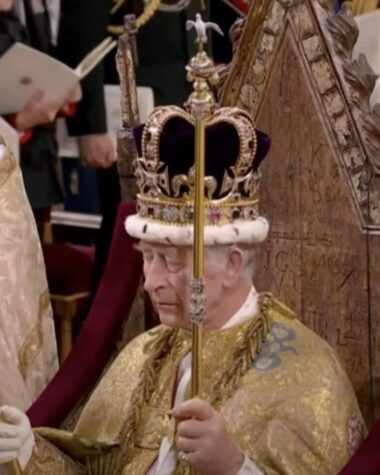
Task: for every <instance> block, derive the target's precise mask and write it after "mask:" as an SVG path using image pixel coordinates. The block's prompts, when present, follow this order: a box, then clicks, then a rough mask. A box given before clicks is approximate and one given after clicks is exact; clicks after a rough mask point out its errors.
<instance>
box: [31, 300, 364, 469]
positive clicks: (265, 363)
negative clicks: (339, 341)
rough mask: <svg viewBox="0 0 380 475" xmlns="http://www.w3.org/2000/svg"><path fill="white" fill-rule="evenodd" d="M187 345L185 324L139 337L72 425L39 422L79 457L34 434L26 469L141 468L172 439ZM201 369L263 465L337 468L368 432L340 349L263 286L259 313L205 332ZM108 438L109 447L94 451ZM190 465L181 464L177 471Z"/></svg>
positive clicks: (234, 431) (219, 405)
mask: <svg viewBox="0 0 380 475" xmlns="http://www.w3.org/2000/svg"><path fill="white" fill-rule="evenodd" d="M190 347H191V338H190V334H189V333H188V332H187V331H185V330H180V329H169V328H167V327H164V326H160V327H157V328H156V329H154V330H152V331H150V332H148V333H145V334H143V335H141V336H140V337H138V338H137V339H135V340H134V341H133V342H132V343H130V344H129V345H128V346H127V347H126V348H125V349H124V350H123V351H122V352H121V354H120V355H119V357H118V359H117V360H116V361H115V363H114V364H113V366H112V367H111V368H110V370H109V372H108V373H107V374H106V376H105V377H104V379H103V380H102V381H101V383H100V384H99V386H98V388H97V389H96V390H95V392H94V394H93V396H92V397H91V398H90V400H89V402H88V404H87V405H86V406H85V408H84V410H83V412H82V414H81V416H80V418H79V421H78V423H77V426H76V428H75V431H74V435H70V434H63V435H61V434H59V433H58V434H57V433H56V432H55V431H49V430H44V431H42V433H43V434H44V436H45V437H47V438H49V439H50V440H54V441H55V443H57V444H58V445H60V446H61V448H62V447H64V448H65V450H66V451H68V452H71V454H72V455H73V454H75V455H76V457H74V458H71V457H68V456H67V455H63V453H62V452H61V451H60V450H58V449H57V448H56V447H55V446H53V445H52V444H51V443H50V442H47V441H46V439H45V438H41V437H39V436H38V443H37V445H38V447H37V450H36V452H35V454H34V456H33V458H32V460H31V461H30V463H29V465H28V467H27V471H26V473H27V475H37V474H38V475H44V474H51V473H54V474H56V475H60V474H65V475H82V474H91V475H111V474H112V475H118V474H122V475H144V474H145V473H146V471H147V470H148V469H149V467H150V466H151V464H152V463H153V461H154V460H155V459H156V457H157V456H158V452H159V448H160V444H161V441H162V439H163V437H168V438H169V440H171V441H173V440H174V434H175V426H174V422H173V421H172V420H171V419H170V417H169V415H168V411H169V409H170V408H171V405H172V398H173V391H174V390H175V384H176V371H177V369H178V365H179V363H180V362H181V360H182V358H183V357H184V355H185V354H186V353H187V352H188V351H189V350H190ZM204 373H205V374H204V378H203V380H204V394H205V398H207V399H208V400H209V401H210V402H211V403H212V404H213V406H214V407H215V408H216V409H217V410H219V411H220V412H221V413H222V414H223V416H224V418H225V421H226V424H227V427H228V430H229V432H230V434H231V435H232V437H233V438H234V439H235V440H236V442H237V443H238V444H239V446H240V448H241V450H242V451H243V452H244V453H245V454H246V455H248V457H250V458H251V459H252V460H253V461H254V462H255V463H256V464H257V466H258V467H259V468H260V469H261V470H262V472H263V473H265V474H266V475H274V474H287V475H329V474H331V475H335V474H336V473H337V472H338V471H339V469H340V468H341V467H342V466H343V465H344V463H345V462H346V461H347V460H348V458H349V457H350V455H351V454H352V453H353V451H354V450H355V449H356V447H357V446H358V444H359V443H360V441H361V439H362V436H363V435H364V425H363V421H362V417H361V414H360V410H359V408H358V405H357V401H356V398H355V395H354V392H353V389H352V386H351V384H350V382H349V380H348V377H347V375H346V373H345V371H344V370H343V368H342V366H341V364H340V362H339V360H338V358H337V356H336V355H335V353H334V351H333V350H332V349H331V348H330V347H329V346H328V344H327V343H325V342H324V341H323V340H321V339H320V338H319V337H318V336H317V335H316V334H314V333H313V332H312V331H310V330H309V329H307V328H306V327H305V326H304V325H302V324H301V323H300V322H299V321H298V320H296V319H295V318H294V316H293V314H292V313H291V312H290V310H288V309H287V308H286V307H284V306H283V305H282V304H281V303H279V302H278V301H276V300H275V299H274V298H273V297H272V296H271V295H269V294H263V295H261V296H260V313H259V315H257V316H254V317H252V318H251V319H249V320H248V321H245V322H244V323H242V324H239V325H237V326H235V327H232V328H230V329H226V330H218V331H208V332H205V339H204ZM107 446H108V447H113V448H112V449H110V452H109V453H108V454H104V455H89V454H90V453H91V451H92V452H95V451H96V450H99V452H100V451H101V450H103V449H104V448H105V447H107ZM86 454H87V455H86ZM78 455H81V456H82V457H78ZM187 473H189V471H188V466H186V465H183V464H182V463H180V464H178V466H177V469H176V471H175V474H176V475H179V474H187Z"/></svg>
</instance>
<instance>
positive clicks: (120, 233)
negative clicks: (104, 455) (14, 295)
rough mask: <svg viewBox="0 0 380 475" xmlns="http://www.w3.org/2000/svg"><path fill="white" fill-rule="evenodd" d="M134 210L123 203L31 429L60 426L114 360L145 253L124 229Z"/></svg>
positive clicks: (32, 417) (33, 414) (33, 412)
mask: <svg viewBox="0 0 380 475" xmlns="http://www.w3.org/2000/svg"><path fill="white" fill-rule="evenodd" d="M135 212H136V208H135V204H134V203H125V202H122V203H121V204H120V206H119V209H118V215H117V220H116V226H115V230H114V235H113V239H112V244H111V249H110V253H109V257H108V261H107V265H106V268H105V272H104V275H103V277H102V280H101V283H100V286H99V289H98V292H97V294H96V297H95V299H94V302H93V304H92V306H91V309H90V312H89V315H88V317H87V319H86V322H85V324H84V325H83V328H82V330H81V331H80V333H79V335H78V338H77V340H76V342H75V345H74V348H73V350H72V352H71V353H70V355H69V356H68V358H67V359H66V360H65V362H64V363H63V365H62V367H61V368H60V369H59V371H58V373H57V374H56V376H55V377H54V378H53V380H52V381H51V383H50V384H49V385H48V387H47V388H46V389H45V390H44V391H43V393H42V394H41V395H40V396H39V398H38V399H37V400H36V401H35V403H34V404H33V405H32V406H31V407H30V409H29V410H28V413H27V414H28V416H29V418H30V420H31V424H32V426H33V427H41V426H49V427H59V426H60V424H61V423H62V422H63V421H64V420H65V418H66V417H67V416H68V414H69V413H70V412H71V411H72V410H73V409H74V407H75V406H76V404H77V403H78V402H79V401H80V400H81V398H82V397H83V396H84V395H85V394H86V392H87V391H88V390H89V389H90V388H91V387H92V385H93V384H94V382H95V381H96V379H97V378H98V377H99V376H100V374H101V372H102V371H103V369H104V368H105V366H106V364H107V362H108V361H109V359H110V357H111V356H112V353H113V351H114V349H115V345H116V343H117V340H118V338H119V336H120V331H121V329H122V326H123V324H124V322H125V321H126V319H128V317H129V313H130V310H131V307H132V304H133V300H134V298H135V295H136V292H137V288H138V285H139V282H140V279H141V275H142V258H141V255H140V253H139V252H138V251H137V250H135V249H134V247H133V243H134V240H133V239H132V238H131V237H130V236H129V235H128V234H127V233H126V231H125V229H124V221H125V218H126V217H127V216H129V215H130V214H134V213H135ZM78 272H80V269H79V268H78ZM126 378H128V375H126Z"/></svg>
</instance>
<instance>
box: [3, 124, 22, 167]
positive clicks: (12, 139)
mask: <svg viewBox="0 0 380 475" xmlns="http://www.w3.org/2000/svg"><path fill="white" fill-rule="evenodd" d="M0 137H2V138H3V139H4V141H5V144H6V145H7V146H8V148H9V149H10V150H11V151H12V153H13V155H14V156H15V158H16V159H17V161H19V158H20V144H19V135H18V132H17V130H16V129H14V128H13V127H12V126H10V125H9V124H8V122H6V121H5V120H4V119H3V118H2V117H0Z"/></svg>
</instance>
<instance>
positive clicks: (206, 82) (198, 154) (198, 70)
mask: <svg viewBox="0 0 380 475" xmlns="http://www.w3.org/2000/svg"><path fill="white" fill-rule="evenodd" d="M186 27H187V29H188V30H190V29H192V28H194V29H195V30H196V33H197V38H196V43H197V44H198V53H197V54H196V56H195V57H193V58H192V59H191V61H190V63H189V65H188V66H187V67H186V69H187V77H188V80H189V81H190V82H192V83H193V92H192V94H191V95H190V97H189V99H188V101H187V104H186V106H187V108H188V110H189V112H190V113H191V115H192V116H193V117H194V120H195V157H194V158H195V160H194V163H195V165H194V166H195V189H194V251H193V278H192V280H191V283H190V286H191V305H190V316H191V322H192V359H191V397H192V398H194V397H201V396H202V349H203V345H202V337H203V324H204V318H205V292H204V282H203V267H204V202H205V194H204V178H205V140H206V137H205V130H206V125H207V122H208V120H209V118H210V116H211V115H212V113H213V111H214V108H215V99H214V95H213V93H212V91H211V87H210V86H211V85H213V84H216V83H217V81H218V73H217V70H216V67H215V65H214V62H213V61H212V59H211V58H209V56H208V55H207V53H206V52H205V51H204V45H205V44H206V43H207V30H208V29H210V28H211V29H214V30H215V31H217V32H218V33H220V34H222V35H223V33H222V31H221V29H220V28H219V26H218V25H216V24H215V23H210V22H208V23H205V22H203V20H202V17H201V15H200V14H199V13H198V14H197V15H196V20H195V21H191V20H188V21H187V24H186ZM196 473H197V472H196V470H195V468H194V467H191V474H192V475H195V474H196Z"/></svg>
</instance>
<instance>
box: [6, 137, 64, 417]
mask: <svg viewBox="0 0 380 475" xmlns="http://www.w3.org/2000/svg"><path fill="white" fill-rule="evenodd" d="M0 147H1V150H0V154H1V157H0V295H1V297H0V299H1V300H0V381H1V383H0V405H3V404H7V405H13V406H16V407H18V408H19V409H21V410H26V409H27V408H28V407H29V406H30V405H31V404H32V402H33V401H34V400H35V399H36V398H37V396H38V395H39V394H40V393H41V392H42V391H43V389H45V387H46V386H47V384H48V383H49V382H50V380H51V379H52V377H53V376H54V374H55V373H56V371H57V369H58V355H57V348H56V339H55V332H54V324H53V315H52V310H51V307H50V300H49V292H48V285H47V281H46V275H45V264H44V260H43V256H42V251H41V247H40V241H39V237H38V232H37V228H36V225H35V221H34V216H33V213H32V210H31V208H30V205H29V201H28V198H27V196H26V192H25V188H24V183H23V179H22V175H21V170H20V168H19V166H18V164H17V162H16V159H15V158H14V157H13V155H11V154H10V153H8V151H5V149H4V142H3V141H2V139H1V137H0ZM5 381H6V384H5Z"/></svg>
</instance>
